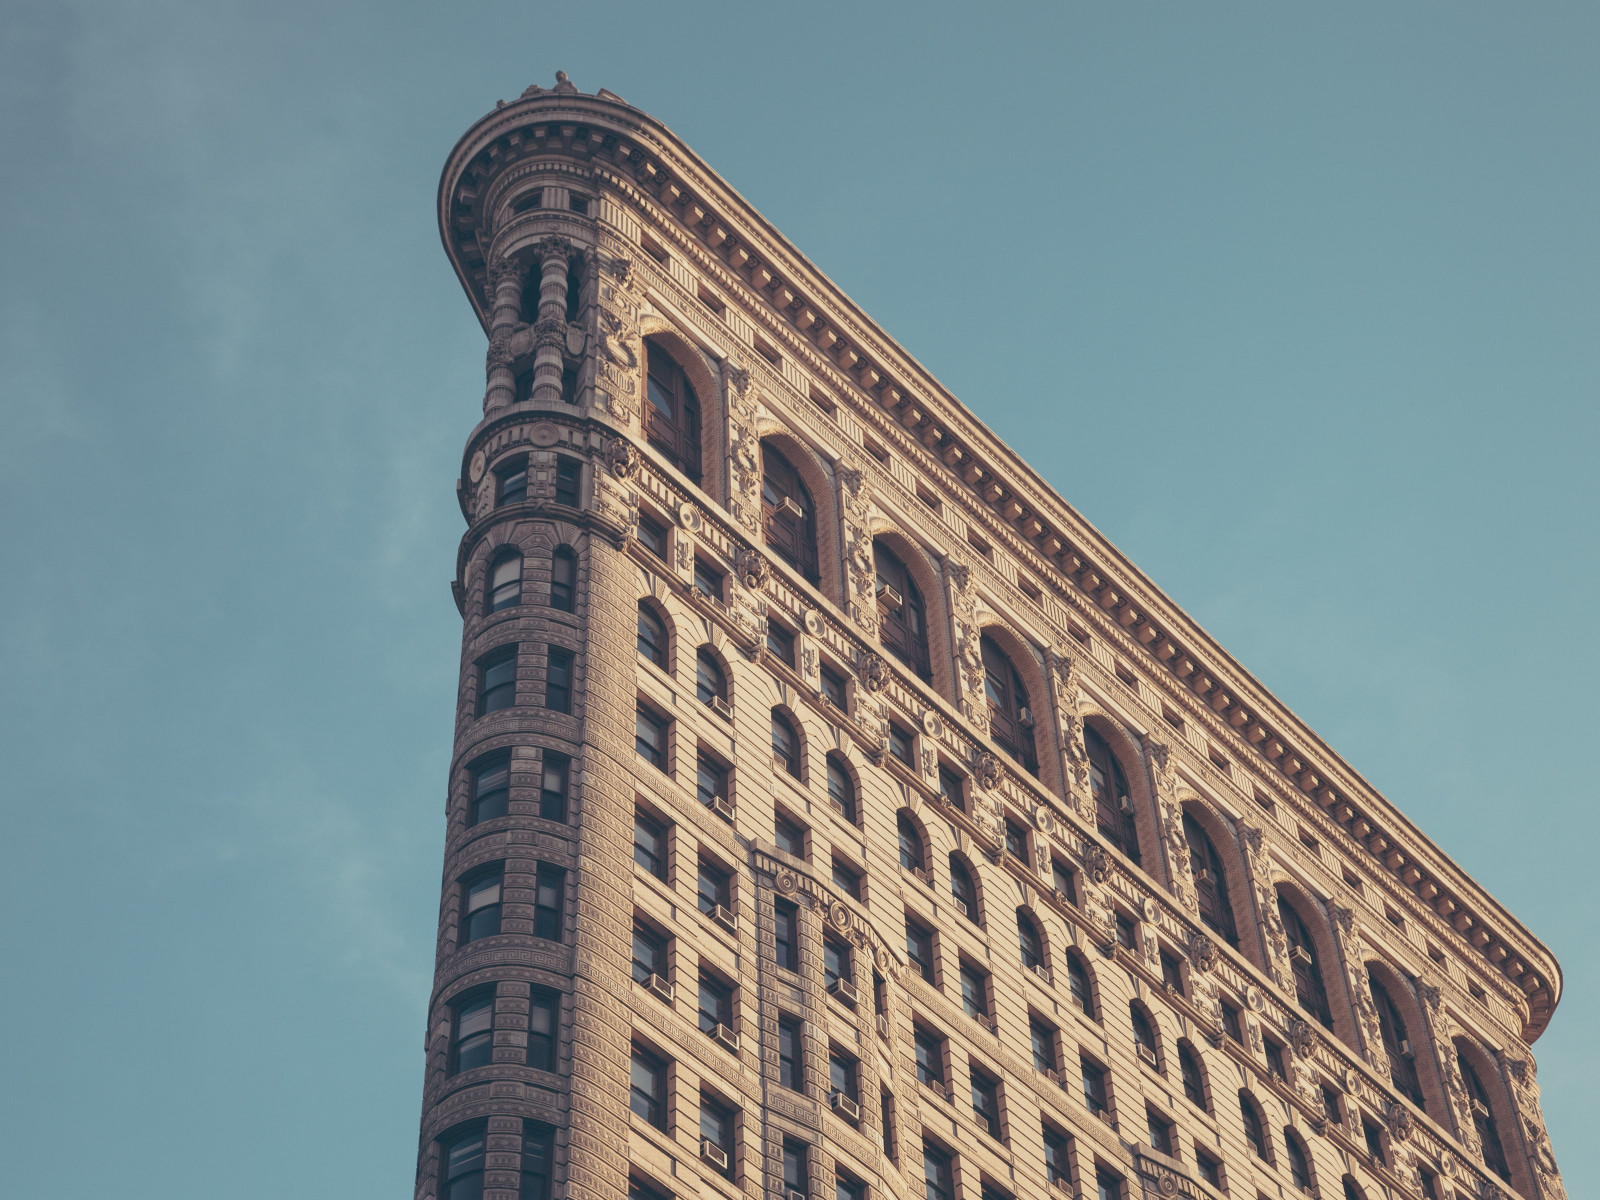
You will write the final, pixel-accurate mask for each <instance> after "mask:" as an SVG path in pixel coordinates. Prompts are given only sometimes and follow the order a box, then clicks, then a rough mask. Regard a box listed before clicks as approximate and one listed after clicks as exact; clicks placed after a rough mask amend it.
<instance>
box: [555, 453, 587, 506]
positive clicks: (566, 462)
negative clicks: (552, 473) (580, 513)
mask: <svg viewBox="0 0 1600 1200" xmlns="http://www.w3.org/2000/svg"><path fill="white" fill-rule="evenodd" d="M582 471H583V464H582V463H580V462H579V461H578V460H577V459H575V458H568V457H567V456H566V455H564V454H558V455H557V456H556V503H557V504H565V505H566V506H567V507H569V508H577V507H578V480H579V479H580V478H581V477H582Z"/></svg>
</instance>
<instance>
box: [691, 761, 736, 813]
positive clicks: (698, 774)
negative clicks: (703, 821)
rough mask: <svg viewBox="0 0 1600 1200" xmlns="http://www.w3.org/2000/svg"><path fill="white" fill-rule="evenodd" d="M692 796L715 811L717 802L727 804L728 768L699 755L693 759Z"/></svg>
mask: <svg viewBox="0 0 1600 1200" xmlns="http://www.w3.org/2000/svg"><path fill="white" fill-rule="evenodd" d="M694 794H695V796H696V798H697V799H699V801H700V803H701V804H704V805H705V806H706V807H707V808H711V809H715V808H717V807H718V804H717V802H718V801H721V802H722V805H723V806H726V805H727V803H728V768H727V767H725V766H723V765H722V764H721V763H719V762H718V761H717V760H716V759H714V758H711V757H709V756H707V755H704V754H702V755H700V756H699V757H698V758H696V759H695V776H694Z"/></svg>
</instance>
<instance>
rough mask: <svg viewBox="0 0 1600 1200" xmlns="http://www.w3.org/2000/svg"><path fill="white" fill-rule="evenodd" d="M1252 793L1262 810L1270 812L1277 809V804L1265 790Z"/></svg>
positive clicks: (1274, 811)
mask: <svg viewBox="0 0 1600 1200" xmlns="http://www.w3.org/2000/svg"><path fill="white" fill-rule="evenodd" d="M1252 795H1253V796H1254V798H1255V802H1256V803H1257V804H1258V805H1260V806H1261V808H1262V810H1263V811H1265V812H1266V813H1268V814H1272V813H1276V812H1277V811H1278V806H1277V805H1276V804H1274V803H1273V802H1272V797H1271V796H1269V795H1267V794H1266V793H1265V792H1253V793H1252Z"/></svg>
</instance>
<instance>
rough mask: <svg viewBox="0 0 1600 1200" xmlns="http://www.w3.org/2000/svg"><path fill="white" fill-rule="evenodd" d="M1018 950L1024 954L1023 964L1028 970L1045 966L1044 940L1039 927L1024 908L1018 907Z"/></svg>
mask: <svg viewBox="0 0 1600 1200" xmlns="http://www.w3.org/2000/svg"><path fill="white" fill-rule="evenodd" d="M1017 950H1018V951H1019V952H1020V953H1021V955H1022V965H1023V966H1025V967H1027V968H1028V970H1030V971H1033V970H1042V969H1043V968H1044V941H1043V939H1042V938H1040V937H1039V927H1038V926H1037V925H1035V924H1034V923H1033V918H1032V917H1031V916H1029V915H1028V911H1027V910H1026V909H1023V908H1019V909H1017Z"/></svg>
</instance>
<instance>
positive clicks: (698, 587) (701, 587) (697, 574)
mask: <svg viewBox="0 0 1600 1200" xmlns="http://www.w3.org/2000/svg"><path fill="white" fill-rule="evenodd" d="M722 583H723V574H722V572H721V571H719V570H717V569H716V568H715V567H713V566H710V565H709V564H708V563H706V562H704V561H703V560H701V559H698V558H697V559H695V560H694V590H695V591H697V592H699V593H700V594H701V595H702V596H705V597H707V598H709V599H712V600H721V599H722Z"/></svg>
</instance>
